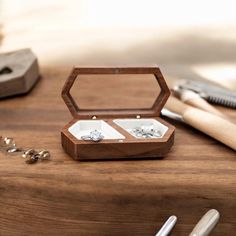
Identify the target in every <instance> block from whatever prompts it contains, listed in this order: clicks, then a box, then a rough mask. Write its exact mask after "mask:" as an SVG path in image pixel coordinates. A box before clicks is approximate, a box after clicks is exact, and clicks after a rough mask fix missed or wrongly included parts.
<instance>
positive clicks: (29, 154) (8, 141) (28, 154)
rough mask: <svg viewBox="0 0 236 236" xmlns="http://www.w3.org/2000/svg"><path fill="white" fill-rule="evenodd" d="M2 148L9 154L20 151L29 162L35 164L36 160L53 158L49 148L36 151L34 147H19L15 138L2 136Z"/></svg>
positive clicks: (0, 139) (0, 137) (0, 148)
mask: <svg viewBox="0 0 236 236" xmlns="http://www.w3.org/2000/svg"><path fill="white" fill-rule="evenodd" d="M0 150H1V151H4V152H7V153H9V154H13V153H19V154H21V156H22V157H23V158H25V159H26V160H25V162H26V163H27V164H34V163H36V162H38V161H39V160H40V161H44V160H49V159H50V158H51V155H50V152H49V151H47V150H42V151H39V152H38V151H35V150H34V149H23V148H18V147H17V145H16V142H15V140H14V139H13V138H8V137H2V136H0Z"/></svg>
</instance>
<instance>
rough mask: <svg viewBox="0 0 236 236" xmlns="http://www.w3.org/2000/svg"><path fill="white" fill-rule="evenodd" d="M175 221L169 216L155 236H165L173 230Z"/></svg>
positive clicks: (174, 218) (173, 217) (175, 219)
mask: <svg viewBox="0 0 236 236" xmlns="http://www.w3.org/2000/svg"><path fill="white" fill-rule="evenodd" d="M176 221H177V217H176V216H170V217H169V218H168V220H167V221H166V222H165V224H164V225H163V226H162V227H161V229H160V230H159V231H158V232H157V234H156V235H155V236H167V235H169V234H170V232H171V231H172V229H173V228H174V226H175V224H176Z"/></svg>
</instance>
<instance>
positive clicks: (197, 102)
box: [180, 90, 227, 119]
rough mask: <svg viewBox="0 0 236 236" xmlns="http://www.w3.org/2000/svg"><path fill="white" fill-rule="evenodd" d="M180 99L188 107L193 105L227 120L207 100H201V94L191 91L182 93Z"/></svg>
mask: <svg viewBox="0 0 236 236" xmlns="http://www.w3.org/2000/svg"><path fill="white" fill-rule="evenodd" d="M180 99H181V101H183V102H184V103H186V104H188V105H191V106H193V107H196V108H200V109H202V110H204V111H207V112H210V113H212V114H215V115H217V116H221V117H223V118H225V119H227V117H226V116H225V115H224V114H223V113H222V112H220V111H219V110H217V109H216V108H215V107H213V106H212V105H211V104H209V103H208V102H207V101H206V100H204V99H203V98H201V97H200V96H199V94H197V93H195V92H193V91H191V90H183V91H181V93H180Z"/></svg>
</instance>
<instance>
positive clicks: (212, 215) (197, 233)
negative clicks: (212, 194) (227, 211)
mask: <svg viewBox="0 0 236 236" xmlns="http://www.w3.org/2000/svg"><path fill="white" fill-rule="evenodd" d="M219 219H220V214H219V212H218V211H217V210H215V209H211V210H209V211H208V212H207V213H206V214H205V215H204V216H203V217H202V218H201V219H200V221H199V222H198V223H197V225H196V226H195V227H194V229H193V231H192V232H191V233H190V235H189V236H207V235H209V234H210V232H211V231H212V230H213V229H214V227H215V226H216V224H217V223H218V221H219Z"/></svg>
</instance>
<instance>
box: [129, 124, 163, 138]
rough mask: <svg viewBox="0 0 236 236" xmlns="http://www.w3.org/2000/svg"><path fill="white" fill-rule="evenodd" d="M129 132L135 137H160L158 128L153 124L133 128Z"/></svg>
mask: <svg viewBox="0 0 236 236" xmlns="http://www.w3.org/2000/svg"><path fill="white" fill-rule="evenodd" d="M131 133H132V134H134V135H135V136H136V137H137V138H160V137H161V135H162V134H161V131H160V130H157V129H155V128H154V127H153V126H145V125H143V126H141V127H137V128H134V129H133V130H132V131H131Z"/></svg>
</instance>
